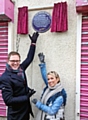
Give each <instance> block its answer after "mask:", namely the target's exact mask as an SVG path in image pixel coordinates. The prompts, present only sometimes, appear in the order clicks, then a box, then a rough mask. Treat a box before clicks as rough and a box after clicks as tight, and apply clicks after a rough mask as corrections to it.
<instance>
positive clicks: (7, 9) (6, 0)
mask: <svg viewBox="0 0 88 120" xmlns="http://www.w3.org/2000/svg"><path fill="white" fill-rule="evenodd" d="M0 14H1V15H2V14H4V15H6V16H7V17H9V18H10V19H11V20H12V21H13V20H14V4H13V3H12V2H11V1H10V0H0Z"/></svg>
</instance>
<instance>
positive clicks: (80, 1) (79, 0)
mask: <svg viewBox="0 0 88 120" xmlns="http://www.w3.org/2000/svg"><path fill="white" fill-rule="evenodd" d="M83 5H88V1H87V0H76V6H83Z"/></svg>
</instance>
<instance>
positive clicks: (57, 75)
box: [47, 71, 60, 81]
mask: <svg viewBox="0 0 88 120" xmlns="http://www.w3.org/2000/svg"><path fill="white" fill-rule="evenodd" d="M47 75H54V76H55V77H56V79H57V78H58V79H59V81H60V76H59V74H58V73H57V72H55V71H50V72H48V73H47Z"/></svg>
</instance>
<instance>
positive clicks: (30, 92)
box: [27, 89, 36, 98]
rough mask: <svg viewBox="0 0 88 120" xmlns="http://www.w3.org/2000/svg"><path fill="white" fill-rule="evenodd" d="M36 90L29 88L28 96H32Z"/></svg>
mask: <svg viewBox="0 0 88 120" xmlns="http://www.w3.org/2000/svg"><path fill="white" fill-rule="evenodd" d="M34 93H36V91H35V90H34V89H29V93H28V94H27V96H28V98H29V97H31V96H32V95H33V94H34Z"/></svg>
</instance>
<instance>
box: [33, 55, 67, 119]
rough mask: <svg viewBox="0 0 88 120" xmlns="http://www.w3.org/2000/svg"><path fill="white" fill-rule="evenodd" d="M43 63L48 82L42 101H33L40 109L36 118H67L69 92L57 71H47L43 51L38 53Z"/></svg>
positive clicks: (43, 71) (42, 72) (44, 78)
mask: <svg viewBox="0 0 88 120" xmlns="http://www.w3.org/2000/svg"><path fill="white" fill-rule="evenodd" d="M38 56H39V59H40V62H41V64H40V65H39V66H40V70H41V74H42V78H43V80H44V82H45V84H46V87H45V88H44V90H43V93H42V95H41V99H40V101H38V100H37V99H33V100H32V102H33V103H34V104H35V105H36V107H37V108H38V109H39V112H38V114H37V117H36V120H65V116H64V109H65V105H66V98H67V94H66V92H65V90H64V88H63V87H62V86H61V82H60V77H59V75H58V74H57V73H56V72H55V71H50V72H49V73H46V64H45V62H44V55H43V53H39V54H38Z"/></svg>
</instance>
